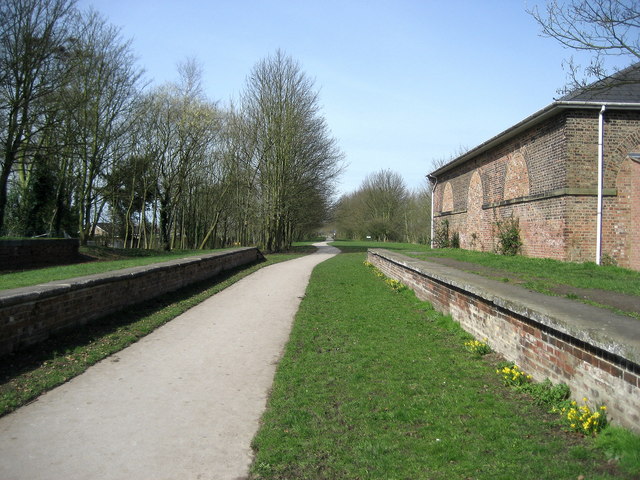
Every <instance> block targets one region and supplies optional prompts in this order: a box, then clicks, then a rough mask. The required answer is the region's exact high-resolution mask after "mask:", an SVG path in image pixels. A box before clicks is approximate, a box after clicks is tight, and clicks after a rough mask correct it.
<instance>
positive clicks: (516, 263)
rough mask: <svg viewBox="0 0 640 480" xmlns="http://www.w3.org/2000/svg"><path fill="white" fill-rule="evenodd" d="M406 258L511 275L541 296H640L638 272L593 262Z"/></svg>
mask: <svg viewBox="0 0 640 480" xmlns="http://www.w3.org/2000/svg"><path fill="white" fill-rule="evenodd" d="M393 250H395V249H393ZM409 255H410V256H412V257H415V258H419V259H423V260H428V259H429V258H431V257H448V258H453V259H455V260H458V261H461V262H470V263H475V264H477V265H482V266H484V267H488V268H492V269H496V270H503V271H505V272H511V273H513V274H515V275H517V276H518V277H519V278H521V279H523V280H524V281H525V283H524V286H525V287H527V288H531V289H533V290H537V291H540V292H543V293H550V292H552V291H553V288H554V287H555V286H557V285H571V286H574V287H578V288H593V289H598V290H609V291H612V292H619V293H626V294H628V295H640V272H636V271H634V270H629V269H626V268H620V267H616V266H613V265H596V264H595V263H593V262H584V263H577V262H561V261H559V260H552V259H549V258H529V257H523V256H521V255H515V256H505V255H496V254H494V253H489V252H476V251H472V250H462V249H459V248H443V249H434V250H427V251H425V252H424V253H411V254H409Z"/></svg>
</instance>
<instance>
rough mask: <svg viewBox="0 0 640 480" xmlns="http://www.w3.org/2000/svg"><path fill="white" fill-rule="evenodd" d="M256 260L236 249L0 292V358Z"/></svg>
mask: <svg viewBox="0 0 640 480" xmlns="http://www.w3.org/2000/svg"><path fill="white" fill-rule="evenodd" d="M260 258H262V254H261V253H260V251H259V250H258V249H257V248H240V249H235V250H226V251H223V252H217V253H211V254H208V255H203V256H200V257H189V258H183V259H178V260H171V261H168V262H162V263H156V264H153V265H147V266H142V267H133V268H127V269H123V270H116V271H113V272H107V273H102V274H97V275H88V276H85V277H78V278H72V279H67V280H61V281H57V282H50V283H45V284H42V285H36V286H32V287H24V288H16V289H12V290H4V291H0V355H5V354H8V353H10V352H12V351H15V350H17V349H19V348H21V347H24V346H26V345H31V344H33V343H36V342H39V341H41V340H44V339H45V338H47V337H48V336H49V335H50V334H51V333H53V332H56V331H59V330H62V329H65V328H71V327H74V326H77V325H82V324H85V323H87V322H90V321H92V320H95V319H97V318H100V317H103V316H105V315H107V314H110V313H113V312H117V311H119V310H123V309H124V308H125V307H128V306H131V305H134V304H136V303H140V302H143V301H145V300H149V299H151V298H154V297H157V296H160V295H162V294H165V293H167V292H171V291H174V290H178V289H179V288H182V287H185V286H187V285H190V284H192V283H196V282H199V281H201V280H205V279H208V278H211V277H214V276H215V275H217V274H219V273H220V272H222V271H224V270H230V269H232V268H235V267H238V266H241V265H246V264H250V263H252V262H255V261H257V260H258V259H260Z"/></svg>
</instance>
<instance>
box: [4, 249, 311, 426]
mask: <svg viewBox="0 0 640 480" xmlns="http://www.w3.org/2000/svg"><path fill="white" fill-rule="evenodd" d="M313 250H315V249H313ZM300 251H301V252H302V253H307V251H308V249H301V250H300ZM299 256H300V253H293V254H278V255H269V256H268V257H267V260H266V261H265V262H262V263H257V264H254V265H251V266H249V267H244V268H239V269H236V270H233V271H229V272H226V273H224V274H221V275H219V276H218V277H216V278H215V279H211V280H208V281H205V282H202V283H199V284H197V285H193V286H190V287H187V288H185V289H182V290H180V291H177V292H174V293H171V294H167V295H163V296H162V297H160V298H157V299H155V300H152V301H149V302H145V303H143V304H140V305H136V308H135V309H127V310H126V311H124V312H120V313H117V314H114V315H111V316H108V317H106V318H104V319H102V320H99V321H96V322H92V323H90V324H88V325H85V326H83V327H81V328H77V329H73V330H68V331H66V332H64V333H62V334H59V335H56V336H53V337H51V338H49V339H48V340H46V341H44V342H41V343H39V344H37V345H35V346H33V347H31V348H29V349H26V350H23V351H19V352H16V353H14V354H11V355H8V356H6V357H3V358H2V362H0V416H1V415H4V414H6V413H9V412H11V411H13V410H15V409H16V408H18V407H20V406H22V405H24V404H25V403H27V402H29V401H31V400H33V399H34V398H36V397H38V396H39V395H41V394H42V393H44V392H46V391H47V390H50V389H52V388H54V387H56V386H58V385H60V384H62V383H64V382H66V381H67V380H69V379H71V378H73V377H75V376H77V375H79V374H81V373H82V372H84V371H85V370H86V369H87V368H89V367H90V366H91V365H93V364H95V363H96V362H98V361H100V360H102V359H103V358H106V357H107V356H109V355H111V354H113V353H116V352H118V351H120V350H122V349H123V348H125V347H127V346H129V345H131V344H132V343H134V342H136V341H137V340H139V339H140V338H142V337H144V336H145V335H147V334H149V333H151V332H152V331H153V330H155V329H156V328H158V327H159V326H161V325H163V324H165V323H166V322H168V321H170V320H172V319H173V318H175V317H176V316H178V315H180V314H181V313H183V312H185V311H186V310H188V309H189V308H191V307H193V306H195V305H197V304H198V303H200V302H202V301H203V300H205V299H207V298H208V297H210V296H211V295H213V294H215V293H217V292H219V291H220V290H222V289H224V288H226V287H228V286H229V285H231V284H233V283H235V282H237V281H238V280H240V279H242V278H244V277H246V276H247V275H249V274H251V273H253V272H254V271H256V270H258V269H259V268H262V267H265V266H268V265H271V264H273V263H277V262H281V261H285V260H290V259H292V258H296V257H299Z"/></svg>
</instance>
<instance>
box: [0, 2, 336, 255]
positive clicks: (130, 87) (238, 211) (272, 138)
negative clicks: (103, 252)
mask: <svg viewBox="0 0 640 480" xmlns="http://www.w3.org/2000/svg"><path fill="white" fill-rule="evenodd" d="M0 17H1V18H2V20H1V22H2V23H1V26H0V141H1V142H2V149H3V152H2V160H1V162H2V163H1V170H0V235H11V236H40V235H51V236H62V235H64V234H65V233H66V234H70V235H71V236H74V237H75V236H78V237H79V238H80V240H81V242H82V243H83V244H84V243H86V242H87V241H88V240H90V239H92V238H94V236H95V234H96V231H97V229H98V227H99V224H102V222H104V223H107V224H108V225H109V228H110V229H111V232H110V235H111V236H113V237H116V236H117V237H118V238H120V239H121V241H122V242H124V244H125V246H127V247H135V248H157V247H159V246H162V247H163V248H166V249H171V248H214V247H219V246H225V245H232V244H242V245H247V244H257V245H261V246H262V247H263V248H265V249H267V250H268V251H278V250H282V249H284V248H286V247H287V246H289V245H290V244H291V242H292V241H293V240H295V239H298V238H300V237H302V236H305V235H307V234H308V233H310V232H313V231H315V230H316V229H318V228H319V227H320V226H321V225H322V223H323V222H324V221H325V220H326V217H327V213H328V211H329V209H330V206H331V205H330V201H331V198H332V195H333V193H334V185H335V181H336V179H337V176H338V175H339V173H340V172H341V168H342V153H341V152H340V150H339V148H338V147H337V145H336V142H335V140H334V139H333V138H332V137H331V136H330V133H329V130H328V128H327V125H326V122H325V120H324V118H323V117H322V115H321V113H320V109H319V105H318V97H317V93H316V91H315V90H314V86H313V82H312V81H311V80H310V79H309V78H308V77H307V76H306V75H305V74H304V72H302V70H301V68H300V66H299V64H298V63H297V62H295V61H294V60H293V59H291V58H290V57H288V56H287V55H285V54H284V53H282V52H280V51H278V52H276V53H275V54H274V55H273V56H270V57H267V58H266V59H264V60H262V61H260V62H259V63H258V64H257V65H256V66H255V67H254V69H253V70H252V71H251V72H250V74H249V76H248V78H247V83H246V85H245V88H244V90H243V92H242V94H241V96H240V98H239V100H238V101H237V104H235V105H234V104H231V105H230V106H228V107H225V108H222V107H220V106H219V105H218V104H217V103H216V102H214V101H212V100H210V99H208V98H207V97H206V96H205V94H204V92H203V88H202V85H201V80H202V72H201V70H200V67H199V65H198V64H197V62H196V61H195V60H187V61H185V62H183V63H182V64H181V65H180V66H179V68H178V73H179V81H178V82H176V83H167V84H165V85H160V86H157V87H155V88H152V89H145V88H144V85H143V82H142V75H143V72H142V71H141V70H140V69H139V68H138V67H137V66H136V62H135V57H134V54H133V52H132V49H131V45H130V43H129V42H128V41H125V40H123V39H122V38H121V35H120V32H119V30H118V29H117V28H115V27H113V26H112V25H110V24H109V23H108V22H107V21H106V20H105V19H104V18H103V17H102V16H101V15H100V14H98V13H97V12H95V11H80V10H78V9H77V8H76V6H75V0H0Z"/></svg>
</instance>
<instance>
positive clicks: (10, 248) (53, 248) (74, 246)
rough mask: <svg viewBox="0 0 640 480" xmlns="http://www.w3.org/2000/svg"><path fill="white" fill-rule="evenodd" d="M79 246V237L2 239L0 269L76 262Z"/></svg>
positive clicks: (23, 268) (6, 269) (39, 266)
mask: <svg viewBox="0 0 640 480" xmlns="http://www.w3.org/2000/svg"><path fill="white" fill-rule="evenodd" d="M79 246H80V241H79V240H78V239H77V238H69V239H64V238H57V239H55V238H54V239H33V240H32V239H24V240H0V271H10V270H26V269H29V268H41V267H46V266H50V265H60V264H65V263H75V262H77V261H78V260H79V259H80V255H79V254H78V247H79Z"/></svg>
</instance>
